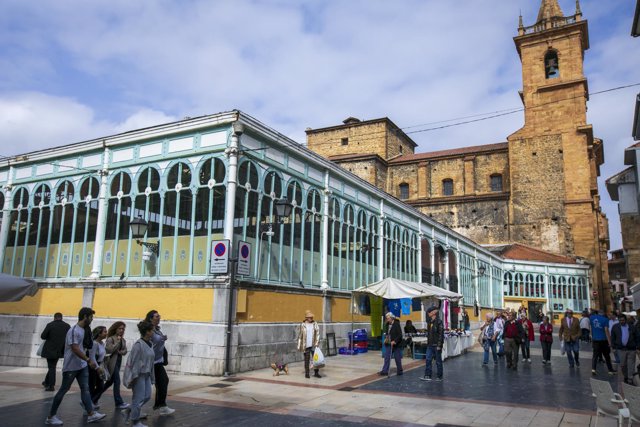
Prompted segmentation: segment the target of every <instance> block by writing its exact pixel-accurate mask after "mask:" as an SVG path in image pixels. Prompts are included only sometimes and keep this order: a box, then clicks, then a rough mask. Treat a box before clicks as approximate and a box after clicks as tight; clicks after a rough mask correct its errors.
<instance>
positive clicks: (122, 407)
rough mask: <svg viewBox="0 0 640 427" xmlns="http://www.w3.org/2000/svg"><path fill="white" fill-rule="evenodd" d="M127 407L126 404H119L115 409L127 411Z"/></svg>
mask: <svg viewBox="0 0 640 427" xmlns="http://www.w3.org/2000/svg"><path fill="white" fill-rule="evenodd" d="M128 407H129V404H128V403H121V404H120V405H118V406H116V409H127V408H128Z"/></svg>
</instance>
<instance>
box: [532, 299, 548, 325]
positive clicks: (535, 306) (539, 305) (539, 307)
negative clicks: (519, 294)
mask: <svg viewBox="0 0 640 427" xmlns="http://www.w3.org/2000/svg"><path fill="white" fill-rule="evenodd" d="M528 310H529V320H531V321H532V322H534V323H540V322H542V316H544V303H543V302H534V301H529V307H528ZM540 313H542V315H541V314H540Z"/></svg>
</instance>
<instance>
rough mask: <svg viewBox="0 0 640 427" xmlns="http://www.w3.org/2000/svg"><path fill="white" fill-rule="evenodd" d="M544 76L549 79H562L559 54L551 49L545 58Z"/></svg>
mask: <svg viewBox="0 0 640 427" xmlns="http://www.w3.org/2000/svg"><path fill="white" fill-rule="evenodd" d="M544 76H545V77H546V78H547V79H555V78H557V77H560V66H559V65H558V53H557V52H556V51H555V50H551V49H550V50H549V51H547V53H546V55H545V56H544Z"/></svg>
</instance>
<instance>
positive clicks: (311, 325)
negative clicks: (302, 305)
mask: <svg viewBox="0 0 640 427" xmlns="http://www.w3.org/2000/svg"><path fill="white" fill-rule="evenodd" d="M297 335H298V351H301V352H303V353H304V377H305V378H311V375H310V371H311V367H310V365H311V360H312V359H313V354H314V353H315V351H316V348H317V347H318V344H319V343H320V328H319V327H318V322H316V321H315V320H313V313H312V312H311V311H310V310H307V311H306V312H305V314H304V321H303V322H302V323H301V324H300V325H298V333H297ZM319 371H320V370H319V369H314V370H313V376H314V377H316V378H321V376H320V372H319Z"/></svg>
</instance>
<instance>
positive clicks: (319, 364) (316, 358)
mask: <svg viewBox="0 0 640 427" xmlns="http://www.w3.org/2000/svg"><path fill="white" fill-rule="evenodd" d="M323 367H324V354H323V353H322V350H320V347H316V351H314V352H313V369H318V368H323Z"/></svg>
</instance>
